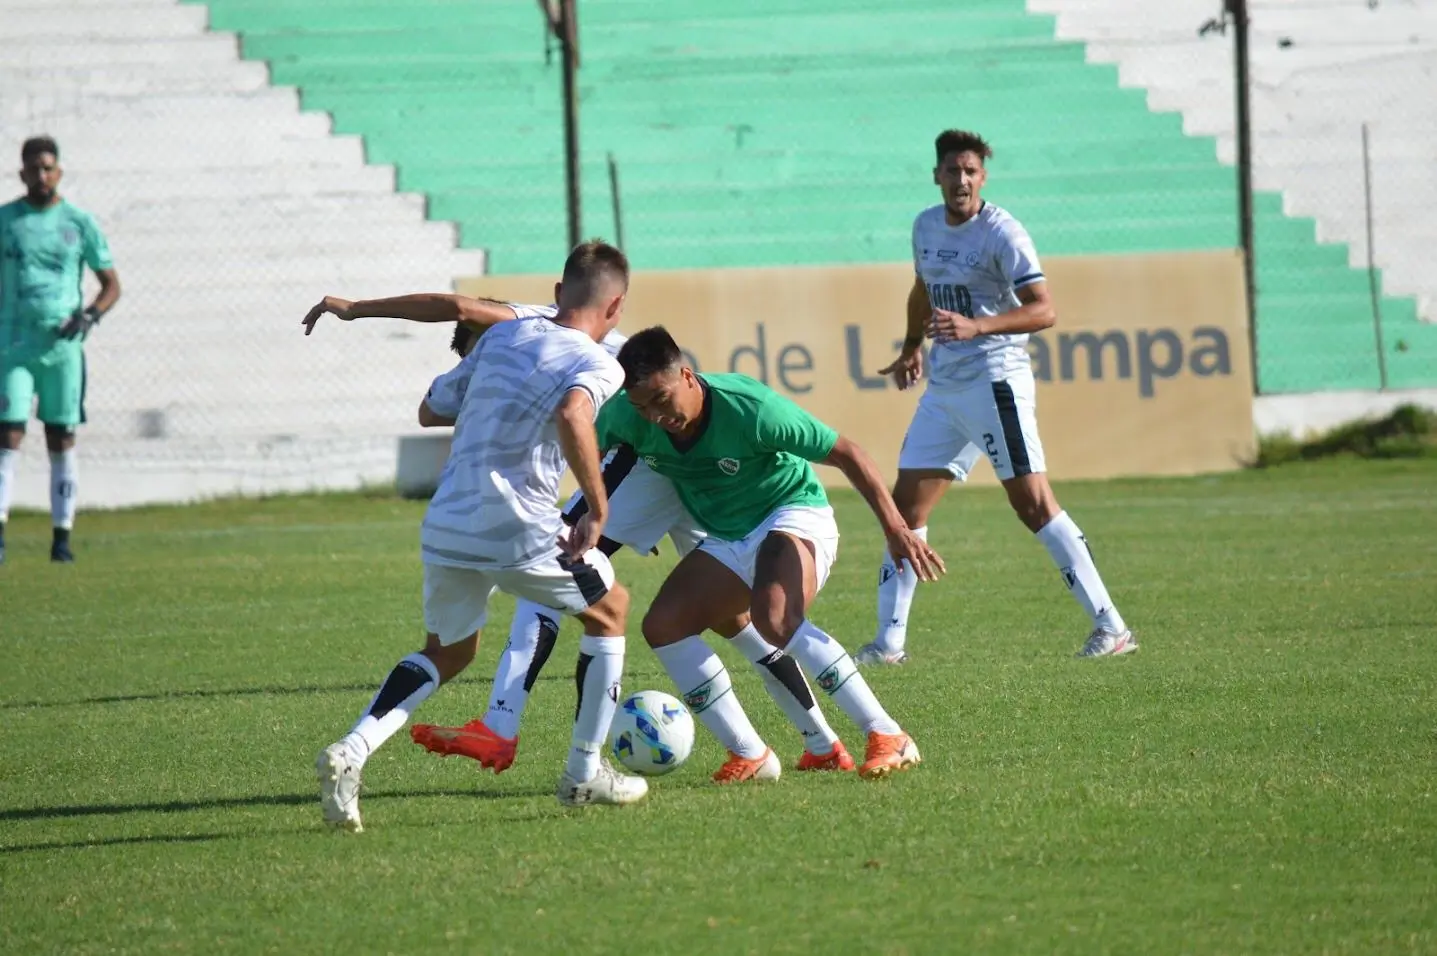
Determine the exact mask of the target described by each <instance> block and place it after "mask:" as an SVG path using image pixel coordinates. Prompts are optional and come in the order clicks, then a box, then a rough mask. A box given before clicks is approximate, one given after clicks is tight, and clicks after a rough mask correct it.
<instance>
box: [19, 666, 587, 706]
mask: <svg viewBox="0 0 1437 956" xmlns="http://www.w3.org/2000/svg"><path fill="white" fill-rule="evenodd" d="M573 679H574V678H573V676H572V675H567V674H545V675H541V676H540V677H539V680H541V681H562V682H572V681H573ZM383 682H384V675H382V674H379V675H377V676H376V678H375V679H374V681H372V682H370V683H366V684H308V685H303V686H300V687H225V688H218V689H215V690H183V689H177V690H167V691H159V692H156V693H152V694H110V695H105V696H103V697H75V698H69V699H64V700H15V701H5V702H4V703H0V710H27V709H38V708H44V707H92V706H99V705H103V704H131V703H146V702H154V701H172V700H202V699H205V698H210V697H269V696H276V697H282V696H288V695H292V694H342V693H351V692H352V693H369V694H372V693H374V691H375V689H376V688H377V687H379V685H380V684H381V683H383ZM492 683H494V679H493V678H492V677H463V678H458V679H456V680H453V681H450V682H449V683H448V684H446V685H445V686H446V687H465V686H469V685H479V684H486V685H487V684H492Z"/></svg>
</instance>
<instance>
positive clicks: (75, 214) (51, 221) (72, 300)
mask: <svg viewBox="0 0 1437 956" xmlns="http://www.w3.org/2000/svg"><path fill="white" fill-rule="evenodd" d="M87 265H88V266H89V267H90V268H91V269H94V270H95V271H97V272H98V271H99V270H101V269H109V268H111V267H112V266H113V263H111V262H110V248H109V246H108V245H106V243H105V237H104V236H103V235H102V234H101V233H100V227H99V226H97V225H96V224H95V220H94V218H93V217H92V216H91V215H90V214H89V213H87V212H84V211H82V210H80V209H77V208H76V207H74V206H72V205H70V204H69V203H68V202H66V201H65V200H63V199H62V200H60V201H59V202H57V203H55V204H54V205H53V206H50V207H49V208H46V209H36V208H35V207H34V206H32V205H30V204H29V203H28V202H26V201H25V200H24V199H17V200H15V201H14V202H12V203H8V204H6V205H4V206H0V356H5V357H6V358H7V360H12V359H21V360H27V361H28V360H33V359H37V358H38V359H43V358H45V357H46V356H48V355H50V354H51V353H55V352H59V351H63V348H64V346H63V345H61V344H59V343H58V342H57V339H56V338H55V330H56V329H57V328H59V327H60V326H61V325H63V324H64V323H65V321H66V320H67V319H69V317H70V316H71V315H73V314H74V312H75V310H76V309H78V308H80V305H81V295H82V294H83V290H82V287H81V279H82V278H83V276H84V266H87ZM66 344H68V343H66Z"/></svg>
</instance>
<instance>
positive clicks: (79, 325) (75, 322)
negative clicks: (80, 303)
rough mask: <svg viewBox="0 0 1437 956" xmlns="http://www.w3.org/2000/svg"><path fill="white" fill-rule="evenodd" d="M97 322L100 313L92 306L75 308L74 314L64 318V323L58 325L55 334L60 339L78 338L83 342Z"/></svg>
mask: <svg viewBox="0 0 1437 956" xmlns="http://www.w3.org/2000/svg"><path fill="white" fill-rule="evenodd" d="M99 324H100V313H99V312H97V311H95V309H94V308H93V307H91V308H88V309H76V310H75V314H74V315H72V316H70V318H68V319H66V320H65V324H64V325H62V326H60V329H59V331H58V332H56V334H57V335H58V336H59V337H60V338H62V339H79V340H80V341H81V342H83V341H85V339H86V338H88V337H89V335H90V332H91V331H93V330H94V328H95V326H97V325H99Z"/></svg>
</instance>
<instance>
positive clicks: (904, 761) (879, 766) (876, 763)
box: [858, 731, 923, 780]
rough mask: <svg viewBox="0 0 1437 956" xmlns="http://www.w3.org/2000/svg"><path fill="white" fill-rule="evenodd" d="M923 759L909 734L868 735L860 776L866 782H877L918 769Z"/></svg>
mask: <svg viewBox="0 0 1437 956" xmlns="http://www.w3.org/2000/svg"><path fill="white" fill-rule="evenodd" d="M922 759H923V758H922V757H920V756H919V755H918V745H917V744H915V743H914V742H913V738H912V737H910V736H908V735H907V734H905V733H902V732H899V733H896V734H880V733H878V732H877V731H874V732H873V733H871V734H869V735H868V752H867V753H865V754H864V755H863V766H862V767H859V768H858V775H859V776H860V777H863V778H864V779H865V780H876V779H878V778H879V777H886V776H888V775H889V774H891V773H897V772H898V771H899V770H907V769H908V768H909V767H916V766H918V764H919V762H920V761H922Z"/></svg>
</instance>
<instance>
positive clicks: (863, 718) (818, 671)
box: [788, 620, 902, 734]
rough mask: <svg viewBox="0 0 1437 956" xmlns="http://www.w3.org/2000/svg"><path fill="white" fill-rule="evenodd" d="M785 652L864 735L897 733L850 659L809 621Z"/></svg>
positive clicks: (833, 641) (897, 730) (896, 726)
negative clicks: (811, 677)
mask: <svg viewBox="0 0 1437 956" xmlns="http://www.w3.org/2000/svg"><path fill="white" fill-rule="evenodd" d="M788 652H789V653H790V654H792V655H793V656H794V657H795V658H797V660H798V662H799V663H800V664H802V665H803V667H804V670H806V671H808V672H809V673H810V674H812V675H814V677H813V681H814V683H816V684H817V685H818V686H819V688H820V689H821V690H822V691H823V692H824V693H826V694H828V696H829V697H831V698H832V699H833V702H834V703H835V704H837V705H838V706H839V708H841V709H842V710H843V712H844V713H845V714H847V715H848V719H849V720H852V721H853V722H854V723H855V724H857V725H858V726H859V728H860V729H861V730H862V731H863V732H864V733H865V734H870V733H873V732H874V731H877V732H878V733H880V734H897V733H901V732H902V728H901V727H899V726H898V724H897V723H895V722H894V720H893V718H892V717H889V716H888V711H886V710H884V709H883V705H882V704H880V703H879V702H878V698H877V697H874V696H873V691H872V690H870V689H869V687H868V681H866V680H864V679H863V675H862V674H860V673H858V667H857V665H855V664H854V663H853V658H851V657H849V656H848V652H847V651H845V650H844V649H843V645H841V644H839V643H838V642H837V641H835V640H834V639H833V638H831V637H829V636H828V635H827V634H825V633H824V632H823V631H821V630H819V629H818V627H817V626H815V625H814V623H813V622H812V621H808V620H805V621H804V622H803V623H802V624H800V625H799V626H798V633H797V634H795V635H794V636H793V640H791V641H789V642H788Z"/></svg>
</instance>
